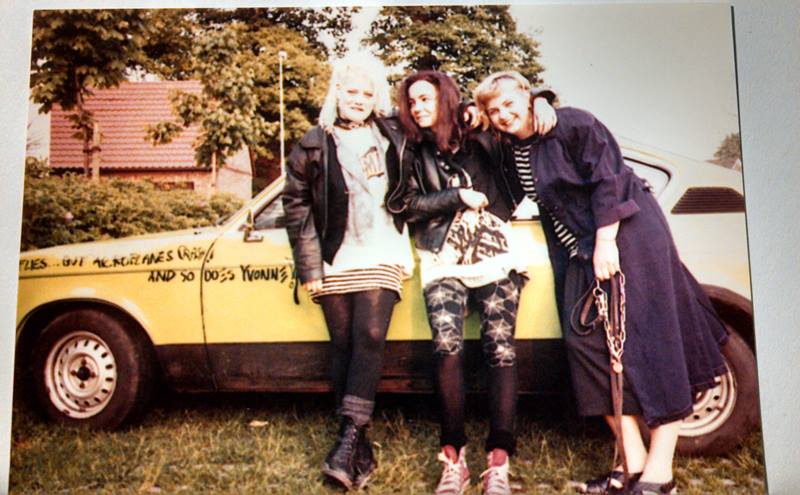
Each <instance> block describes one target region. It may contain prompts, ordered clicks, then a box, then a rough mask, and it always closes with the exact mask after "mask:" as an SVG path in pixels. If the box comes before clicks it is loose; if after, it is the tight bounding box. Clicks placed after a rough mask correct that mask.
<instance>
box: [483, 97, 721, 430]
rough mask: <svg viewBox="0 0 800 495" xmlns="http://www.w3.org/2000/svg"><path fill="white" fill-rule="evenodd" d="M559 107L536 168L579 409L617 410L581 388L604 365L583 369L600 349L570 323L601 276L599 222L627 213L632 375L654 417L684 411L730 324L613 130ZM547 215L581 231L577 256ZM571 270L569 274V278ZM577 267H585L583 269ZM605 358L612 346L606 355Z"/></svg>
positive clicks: (511, 185) (717, 360) (508, 166)
mask: <svg viewBox="0 0 800 495" xmlns="http://www.w3.org/2000/svg"><path fill="white" fill-rule="evenodd" d="M557 115H558V124H557V125H556V127H555V128H554V129H553V130H552V131H551V132H550V133H548V134H547V135H545V136H544V137H540V138H538V139H537V140H535V141H534V143H533V146H532V150H531V168H532V170H533V177H534V184H535V186H536V190H537V193H538V195H539V206H540V209H542V210H544V211H542V214H541V217H542V225H543V228H544V231H545V235H546V238H547V242H548V248H549V253H550V258H551V262H552V264H553V271H554V274H555V282H556V284H555V285H556V291H557V294H556V299H557V302H558V307H559V312H560V315H561V321H562V328H563V331H564V338H565V343H566V345H567V350H568V357H569V359H570V367H571V369H572V376H573V388H574V390H575V391H576V392H577V394H576V400H577V402H578V408H579V410H580V412H581V413H582V414H585V415H595V414H611V411H610V410H605V408H601V409H597V405H596V404H595V403H592V401H591V400H590V399H588V398H587V397H582V395H584V394H582V393H581V391H583V390H588V389H587V387H590V388H591V387H595V388H596V386H597V383H591V384H590V383H586V381H587V380H593V379H596V377H597V376H598V374H597V373H594V374H593V373H591V372H588V370H585V369H576V368H581V367H586V366H587V364H586V363H587V362H589V363H592V362H597V360H596V359H594V360H592V359H589V360H588V361H587V360H586V359H585V356H584V355H583V354H585V353H587V352H592V350H591V349H587V345H586V344H584V343H583V341H582V337H580V336H578V335H577V334H575V332H573V331H572V330H571V329H570V328H569V317H568V316H569V312H570V311H571V309H572V307H573V306H574V304H575V302H576V298H577V297H578V296H579V295H580V294H581V293H582V292H583V289H585V288H586V287H588V284H590V283H591V281H592V280H593V279H594V273H593V269H592V255H593V252H594V239H595V233H596V230H597V228H598V227H603V226H606V225H610V224H613V223H615V222H617V221H619V222H620V227H619V232H618V234H617V246H618V248H619V253H620V265H621V268H622V271H623V272H624V273H625V275H626V279H627V283H626V291H627V341H626V343H625V354H624V358H623V360H624V365H625V368H624V369H625V371H624V375H625V381H626V383H628V384H629V385H630V387H631V388H632V390H633V392H634V394H635V397H636V399H638V403H639V405H640V407H641V412H642V414H643V415H644V417H645V420H646V421H647V423H648V424H650V425H651V426H654V425H658V424H663V423H667V422H670V421H674V420H676V419H681V418H683V417H685V416H687V415H688V414H689V413H690V412H691V410H692V402H693V401H692V397H693V395H692V394H693V393H695V392H698V391H701V390H704V389H707V388H710V387H712V386H713V385H714V377H715V376H718V375H720V374H722V373H724V371H725V365H724V361H723V359H722V356H721V353H720V350H719V347H720V345H722V344H723V343H724V342H725V340H726V339H727V333H726V331H725V329H724V327H723V325H722V324H721V323H720V321H719V318H718V317H717V315H716V313H715V311H714V309H713V307H712V305H711V302H710V300H709V299H708V297H707V296H706V294H705V293H704V292H703V290H702V289H701V288H700V286H699V284H698V283H697V281H696V280H695V279H694V277H692V275H691V274H690V273H689V272H688V270H686V268H685V266H684V265H683V264H682V263H681V261H680V258H679V257H678V252H677V249H676V247H675V244H674V242H673V240H672V236H671V234H670V231H669V226H668V225H667V222H666V219H665V217H664V215H663V213H662V211H661V208H660V207H659V206H658V203H657V202H656V200H655V198H654V196H653V195H652V194H651V193H650V192H649V190H648V189H647V187H646V185H645V184H644V183H643V181H642V180H641V179H640V178H639V177H637V176H636V175H635V174H634V173H633V170H632V169H631V168H630V167H628V166H627V165H625V163H624V162H623V160H622V154H621V152H620V149H619V146H618V145H617V143H616V141H615V140H614V138H613V136H612V135H611V133H610V132H609V131H608V129H607V128H606V127H605V126H604V125H603V124H602V123H601V122H600V121H598V120H597V119H596V118H595V117H594V116H593V115H591V114H590V113H588V112H585V111H583V110H578V109H574V108H562V109H558V110H557ZM499 159H500V161H501V163H502V167H503V175H504V176H505V177H506V178H507V183H506V186H507V187H508V189H509V192H510V194H512V196H513V197H514V198H515V200H520V199H521V198H522V197H523V196H524V193H523V192H522V188H521V186H520V185H519V178H518V175H517V173H516V165H515V163H514V155H513V150H512V149H511V145H510V143H506V144H505V145H504V146H502V149H501V156H500V157H499ZM549 214H552V215H553V216H554V217H556V218H557V219H558V220H559V221H560V222H562V223H563V224H564V225H565V226H566V227H567V228H569V229H570V230H571V231H572V232H573V233H574V234H575V235H576V237H577V238H578V243H579V248H578V255H577V256H576V257H574V258H573V259H572V260H570V259H569V257H568V254H567V252H566V250H565V249H564V248H563V246H561V245H560V244H559V242H558V240H557V238H556V237H555V234H554V231H553V224H552V220H551V219H550V217H549ZM568 270H569V271H570V273H571V276H570V282H569V283H565V279H566V278H567V277H566V276H567V272H568ZM576 270H577V271H578V272H580V273H581V274H582V275H578V276H577V277H576V276H575V273H576ZM581 278H582V279H583V280H582V281H581V280H580V279H581ZM576 279H578V281H577V284H576ZM589 347H591V346H589ZM595 351H596V349H595ZM601 351H602V349H601ZM606 352H607V351H606ZM607 359H608V357H607V354H606V356H605V357H603V360H607ZM605 369H607V364H606V368H605ZM595 371H596V370H595ZM601 376H602V375H601ZM607 377H608V375H607V374H605V375H604V376H602V379H603V385H601V386H605V387H608V384H607V380H606V378H607ZM576 382H577V383H576ZM604 393H605V392H604ZM586 395H589V394H586ZM608 404H609V405H610V401H608Z"/></svg>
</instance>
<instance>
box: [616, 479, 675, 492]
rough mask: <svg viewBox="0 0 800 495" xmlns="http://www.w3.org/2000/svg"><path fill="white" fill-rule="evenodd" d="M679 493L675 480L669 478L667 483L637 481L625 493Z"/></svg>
mask: <svg viewBox="0 0 800 495" xmlns="http://www.w3.org/2000/svg"><path fill="white" fill-rule="evenodd" d="M677 493H678V490H677V488H676V487H675V480H669V481H667V482H666V483H649V482H647V481H637V482H636V483H634V484H633V485H632V486H631V487H630V488H629V489H628V490H627V491H626V492H625V495H677Z"/></svg>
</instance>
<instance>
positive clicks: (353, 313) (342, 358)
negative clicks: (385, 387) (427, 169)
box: [320, 289, 398, 408]
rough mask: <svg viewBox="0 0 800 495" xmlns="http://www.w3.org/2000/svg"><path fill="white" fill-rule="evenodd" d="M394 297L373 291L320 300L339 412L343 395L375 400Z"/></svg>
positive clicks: (376, 290)
mask: <svg viewBox="0 0 800 495" xmlns="http://www.w3.org/2000/svg"><path fill="white" fill-rule="evenodd" d="M397 299H398V297H397V293H396V292H394V291H391V290H387V289H374V290H368V291H361V292H351V293H347V294H331V295H327V296H322V297H320V305H321V306H322V312H323V313H324V315H325V323H326V324H327V325H328V332H329V333H330V337H331V382H332V385H333V393H334V397H335V398H336V407H337V408H340V407H341V405H342V400H343V399H344V397H345V396H346V395H350V396H355V397H358V398H360V399H364V400H366V401H370V402H371V401H374V400H375V392H376V391H377V389H378V382H379V381H380V378H381V370H382V368H383V348H384V343H385V342H386V332H387V331H388V329H389V322H390V321H391V318H392V310H393V309H394V304H395V302H396V301H397Z"/></svg>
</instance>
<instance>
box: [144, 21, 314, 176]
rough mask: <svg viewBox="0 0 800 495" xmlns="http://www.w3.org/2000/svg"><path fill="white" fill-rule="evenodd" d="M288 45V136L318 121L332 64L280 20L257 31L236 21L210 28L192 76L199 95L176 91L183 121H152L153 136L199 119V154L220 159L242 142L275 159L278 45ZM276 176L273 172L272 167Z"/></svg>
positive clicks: (161, 138)
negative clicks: (215, 28)
mask: <svg viewBox="0 0 800 495" xmlns="http://www.w3.org/2000/svg"><path fill="white" fill-rule="evenodd" d="M281 50H283V51H285V52H286V53H287V59H286V61H285V62H284V102H285V105H286V112H285V124H286V138H287V140H288V141H291V140H295V139H299V138H300V137H301V136H302V135H303V133H305V132H306V131H307V130H308V129H309V128H310V127H311V126H312V125H313V121H314V119H315V118H316V115H317V113H318V109H319V106H320V105H321V103H322V99H323V97H324V93H325V89H326V86H327V81H328V78H329V74H328V72H329V70H328V68H327V66H326V65H325V64H324V63H323V62H322V61H321V60H319V59H318V58H316V57H315V55H314V50H312V49H310V47H309V45H308V44H307V43H306V41H305V39H304V38H303V36H301V35H300V34H299V33H297V32H295V31H293V30H290V29H286V28H281V27H271V28H263V29H260V30H258V31H255V32H253V31H251V30H250V29H249V27H248V26H245V25H243V24H241V23H238V22H237V23H232V24H228V25H226V26H224V27H223V28H221V29H220V30H218V31H210V32H208V33H206V34H205V35H204V36H203V37H202V38H201V39H199V40H198V41H197V43H196V44H195V48H194V50H193V56H192V60H193V64H194V65H193V75H194V77H195V78H196V79H199V80H200V81H201V83H202V85H203V90H202V93H201V94H200V95H196V94H189V93H177V94H176V95H174V98H173V103H174V105H175V111H176V114H177V115H178V117H179V122H178V123H175V122H159V123H157V124H154V125H152V126H150V128H149V129H148V136H149V137H150V139H152V140H153V141H154V143H165V142H169V141H170V140H171V139H173V138H174V137H175V136H176V135H177V134H178V133H179V132H181V130H182V129H184V128H186V127H189V126H191V125H193V124H196V123H197V124H200V125H201V127H202V132H201V137H200V142H199V143H197V146H196V149H197V160H198V162H199V163H202V164H205V165H209V164H211V160H212V157H215V158H216V162H217V163H218V164H220V165H222V164H224V162H225V159H226V158H227V157H230V156H232V155H233V154H234V153H236V152H237V151H239V150H241V149H242V147H244V146H247V147H249V148H250V150H251V152H253V153H254V154H255V155H256V156H258V157H264V158H267V159H271V158H273V153H274V150H275V148H276V147H277V146H276V144H279V143H278V138H279V135H278V133H279V122H278V116H279V108H278V101H279V95H278V87H279V81H278V52H279V51H281ZM272 175H274V173H273V174H272Z"/></svg>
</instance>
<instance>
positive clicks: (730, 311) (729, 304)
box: [702, 284, 756, 352]
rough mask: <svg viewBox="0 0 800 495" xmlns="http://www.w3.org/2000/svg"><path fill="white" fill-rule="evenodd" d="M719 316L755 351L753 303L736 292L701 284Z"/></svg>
mask: <svg viewBox="0 0 800 495" xmlns="http://www.w3.org/2000/svg"><path fill="white" fill-rule="evenodd" d="M702 287H703V290H704V291H705V292H706V294H707V295H708V297H709V299H710V300H711V303H712V304H713V305H714V309H715V310H716V311H717V314H718V315H719V317H720V318H721V319H722V320H723V321H724V322H725V323H727V324H728V325H730V327H731V328H733V329H734V330H735V331H736V333H738V334H739V336H740V337H742V338H743V339H744V341H745V342H747V345H748V346H749V347H750V349H751V350H753V352H755V348H756V346H755V327H754V326H753V303H752V302H751V301H750V300H749V299H747V298H746V297H744V296H742V295H740V294H737V293H736V292H734V291H732V290H730V289H726V288H724V287H719V286H716V285H706V284H704V285H702Z"/></svg>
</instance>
